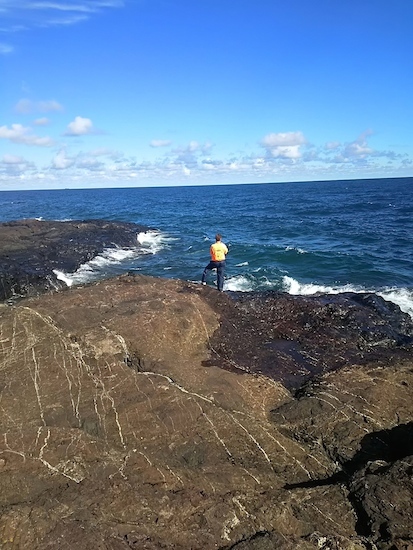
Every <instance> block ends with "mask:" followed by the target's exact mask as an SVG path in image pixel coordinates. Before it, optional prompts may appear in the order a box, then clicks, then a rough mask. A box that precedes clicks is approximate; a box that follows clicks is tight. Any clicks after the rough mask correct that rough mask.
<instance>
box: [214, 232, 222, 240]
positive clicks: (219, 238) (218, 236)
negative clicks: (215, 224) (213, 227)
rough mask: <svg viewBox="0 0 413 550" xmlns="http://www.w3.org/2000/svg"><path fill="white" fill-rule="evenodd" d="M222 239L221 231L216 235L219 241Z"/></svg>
mask: <svg viewBox="0 0 413 550" xmlns="http://www.w3.org/2000/svg"><path fill="white" fill-rule="evenodd" d="M221 239H222V236H221V235H220V234H219V233H217V234H216V235H215V240H216V241H217V242H218V241H220V240H221Z"/></svg>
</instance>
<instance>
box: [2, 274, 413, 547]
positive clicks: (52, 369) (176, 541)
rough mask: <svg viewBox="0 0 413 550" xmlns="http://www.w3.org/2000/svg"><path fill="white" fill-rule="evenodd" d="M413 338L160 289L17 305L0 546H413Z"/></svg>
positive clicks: (76, 292)
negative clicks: (412, 438)
mask: <svg viewBox="0 0 413 550" xmlns="http://www.w3.org/2000/svg"><path fill="white" fill-rule="evenodd" d="M235 298H237V297H235ZM366 300H367V302H369V303H368V304H367V305H366ZM372 300H373V302H374V303H375V305H374V304H373V305H371V301H372ZM346 308H347V309H346ZM366 319H368V320H369V321H368V322H369V323H370V324H371V327H372V328H371V330H370V329H369V327H368V326H365V330H364V331H361V330H360V327H361V326H362V325H363V323H364V322H365V320H366ZM411 330H412V327H411V322H410V320H409V318H407V316H404V315H402V314H401V313H400V312H399V311H395V310H394V311H393V308H392V307H391V306H387V305H386V304H385V303H384V302H382V301H380V300H379V301H377V302H376V301H375V299H372V298H369V297H366V298H362V297H359V298H357V299H355V298H354V297H352V296H348V297H347V298H343V301H341V300H340V301H338V302H335V301H333V302H331V301H330V299H324V301H323V299H322V298H319V299H314V300H309V299H302V298H299V297H296V298H293V297H287V298H286V297H283V296H281V295H271V294H269V295H262V296H261V297H259V296H245V297H243V298H242V299H241V297H238V299H234V298H233V297H230V296H228V295H226V294H225V293H218V292H216V291H214V290H213V289H212V288H209V287H203V286H201V285H194V284H190V283H186V282H183V281H174V280H162V279H154V278H150V277H143V276H123V277H119V278H117V279H112V280H108V281H102V282H100V283H98V284H94V285H89V286H87V287H80V288H72V289H69V290H66V291H63V292H57V293H53V294H47V295H44V296H41V297H38V298H29V299H25V300H22V301H20V302H19V303H18V304H15V305H13V306H4V305H3V306H1V307H0V428H1V434H2V437H1V440H0V541H1V542H0V546H1V548H5V549H21V548H24V549H25V548H30V549H54V548H78V549H79V550H83V549H90V548H101V549H116V550H117V549H127V548H135V549H138V548H139V549H150V550H152V549H153V550H155V549H162V548H164V549H169V548H171V549H172V548H174V549H179V548H181V549H206V550H207V549H213V548H221V549H230V548H236V549H238V550H247V549H248V550H249V549H253V550H254V549H255V550H260V549H264V548H265V549H272V548H274V549H298V550H300V549H302V550H307V549H308V550H310V549H315V548H322V549H335V548H337V549H349V550H350V549H352V550H356V549H360V550H362V549H365V550H366V549H373V548H375V547H376V548H380V550H390V549H396V550H399V549H402V548H403V549H407V548H410V547H411V546H409V545H411V544H413V539H412V534H411V532H409V525H410V526H411V525H413V515H412V502H411V492H409V488H410V485H409V483H411V466H412V463H411V455H413V453H412V452H411V448H410V447H409V444H408V443H407V441H408V440H409V438H408V437H407V436H409V437H410V436H411V431H410V430H411V423H412V420H413V418H412V410H413V405H412V399H411V389H412V385H413V363H412V360H411ZM361 343H363V345H361ZM267 344H269V345H267ZM347 350H348V353H346V351H347ZM310 355H311V358H310ZM339 355H340V357H339ZM334 358H336V360H335V361H334V360H333V359H334ZM308 364H311V369H309V368H307V366H308ZM297 369H298V370H299V371H300V374H299V375H298V376H299V382H298V383H297V382H294V383H291V382H290V380H291V379H293V380H297V378H296V377H294V370H297ZM309 370H311V372H310V373H309V372H308V371H309ZM316 374H317V376H316V377H314V376H315V375H316ZM292 377H293V378H292ZM303 384H304V385H303ZM389 448H395V449H396V448H397V449H398V450H397V452H389V451H388V449H389Z"/></svg>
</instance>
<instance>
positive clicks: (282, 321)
mask: <svg viewBox="0 0 413 550" xmlns="http://www.w3.org/2000/svg"><path fill="white" fill-rule="evenodd" d="M208 296H209V297H211V299H212V300H214V301H215V303H212V304H211V305H212V307H214V309H215V310H216V311H217V312H219V314H220V319H221V323H220V329H219V330H218V331H216V332H215V334H214V336H213V337H212V339H211V349H212V351H213V354H212V356H211V359H210V360H209V361H210V362H212V363H214V364H217V365H219V366H221V367H224V368H228V369H235V370H238V372H243V371H244V372H245V371H246V372H250V373H260V374H264V375H266V376H269V377H271V378H273V379H275V380H278V381H280V382H282V383H283V384H284V385H285V386H286V387H288V388H289V389H298V388H300V387H302V386H303V385H304V384H305V382H307V381H309V380H311V379H313V378H314V377H316V376H318V375H321V374H324V373H326V372H329V371H331V370H335V369H338V368H341V367H344V366H346V365H351V364H353V363H358V364H365V363H367V362H369V361H373V360H375V361H383V362H384V363H385V364H388V363H389V362H391V361H392V360H393V357H395V356H396V357H397V358H400V357H401V356H406V357H409V355H410V354H411V350H412V343H413V322H412V319H411V318H410V317H409V315H407V314H406V313H403V312H402V311H401V310H400V308H399V307H398V306H396V305H395V304H393V303H391V302H388V301H385V300H384V299H383V298H381V297H379V296H376V295H373V294H355V293H347V294H340V295H333V296H330V295H328V296H324V295H323V296H311V297H303V296H290V295H288V294H281V293H275V292H265V293H251V294H247V293H245V294H238V295H235V299H234V300H233V301H232V302H228V301H227V302H225V304H224V303H223V302H222V303H220V302H219V301H217V299H216V298H215V293H213V294H209V295H208ZM207 299H208V298H207ZM395 350H396V353H394V351H395Z"/></svg>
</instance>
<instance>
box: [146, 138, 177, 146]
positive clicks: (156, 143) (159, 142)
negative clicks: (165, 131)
mask: <svg viewBox="0 0 413 550" xmlns="http://www.w3.org/2000/svg"><path fill="white" fill-rule="evenodd" d="M171 144H172V141H170V140H168V139H153V140H152V141H151V142H150V144H149V145H150V146H151V147H168V146H169V145H171Z"/></svg>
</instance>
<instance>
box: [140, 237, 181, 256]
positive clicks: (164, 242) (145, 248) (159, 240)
mask: <svg viewBox="0 0 413 550" xmlns="http://www.w3.org/2000/svg"><path fill="white" fill-rule="evenodd" d="M136 238H137V241H138V243H139V244H140V245H141V246H140V250H141V251H142V252H144V253H147V254H157V253H158V252H159V251H160V250H162V249H163V248H165V247H167V246H168V243H169V242H171V241H176V240H177V239H175V238H173V237H170V236H169V235H167V234H166V233H161V232H160V231H142V232H141V233H138V235H137V237H136Z"/></svg>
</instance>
